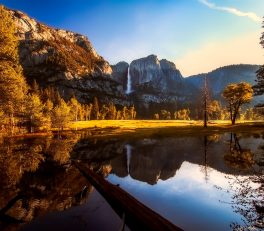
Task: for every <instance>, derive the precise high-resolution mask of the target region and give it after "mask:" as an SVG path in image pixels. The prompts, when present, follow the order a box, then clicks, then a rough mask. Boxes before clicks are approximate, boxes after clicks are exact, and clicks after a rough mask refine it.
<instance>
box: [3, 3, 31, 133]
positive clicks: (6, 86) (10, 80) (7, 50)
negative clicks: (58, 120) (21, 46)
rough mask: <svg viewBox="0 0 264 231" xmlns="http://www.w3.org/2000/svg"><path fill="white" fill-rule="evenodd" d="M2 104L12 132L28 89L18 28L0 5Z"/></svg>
mask: <svg viewBox="0 0 264 231" xmlns="http://www.w3.org/2000/svg"><path fill="white" fill-rule="evenodd" d="M0 18H1V20H0V95H1V97H0V106H1V107H2V109H3V111H4V112H5V114H7V116H8V117H9V122H10V127H11V132H12V133H13V128H14V125H15V121H14V115H15V113H17V112H18V111H19V109H21V104H22V102H23V99H24V97H25V94H26V91H27V85H26V82H25V79H24V77H23V74H22V67H21V65H20V63H19V56H18V39H17V38H16V36H15V32H16V28H15V25H14V22H13V20H12V17H11V15H10V13H9V12H8V11H7V10H6V9H5V8H4V7H3V6H1V5H0Z"/></svg>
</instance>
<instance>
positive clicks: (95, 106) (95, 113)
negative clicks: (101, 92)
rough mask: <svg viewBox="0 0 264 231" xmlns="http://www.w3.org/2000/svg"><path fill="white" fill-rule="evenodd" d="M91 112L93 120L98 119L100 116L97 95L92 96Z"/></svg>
mask: <svg viewBox="0 0 264 231" xmlns="http://www.w3.org/2000/svg"><path fill="white" fill-rule="evenodd" d="M92 114H93V118H94V119H95V120H98V119H99V116H100V108H99V102H98V99H97V97H94V100H93V108H92Z"/></svg>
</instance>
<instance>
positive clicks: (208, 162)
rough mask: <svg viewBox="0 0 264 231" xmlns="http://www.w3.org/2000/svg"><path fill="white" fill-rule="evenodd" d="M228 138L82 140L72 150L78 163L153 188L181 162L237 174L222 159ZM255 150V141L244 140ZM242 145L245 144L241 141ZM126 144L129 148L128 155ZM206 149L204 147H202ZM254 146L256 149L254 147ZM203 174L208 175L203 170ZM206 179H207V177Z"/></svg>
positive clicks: (251, 139)
mask: <svg viewBox="0 0 264 231" xmlns="http://www.w3.org/2000/svg"><path fill="white" fill-rule="evenodd" d="M227 139H229V135H228V134H226V135H222V136H219V135H211V136H207V137H206V141H207V142H206V144H205V142H204V137H191V136H190V137H168V138H160V139H151V138H146V139H142V140H131V141H129V142H128V141H126V140H122V138H121V139H111V140H97V141H96V140H95V141H93V140H82V141H81V142H80V143H78V144H77V145H76V147H75V150H74V153H75V154H74V156H75V157H76V158H77V159H81V160H86V161H88V162H90V163H94V164H95V163H97V164H103V165H105V164H108V165H111V166H112V170H111V173H112V174H115V175H117V176H119V177H126V176H128V175H130V176H131V177H132V178H134V179H137V180H140V181H143V182H147V183H149V184H155V183H157V181H158V180H159V179H161V180H167V179H169V178H170V177H173V176H174V175H175V174H176V172H177V170H178V169H179V168H180V166H181V164H182V163H183V162H184V161H187V162H190V163H195V164H198V165H201V169H202V170H204V167H203V166H206V167H208V168H213V169H216V170H217V171H220V172H223V173H226V174H235V175H236V174H238V173H237V171H236V169H234V168H233V167H232V166H230V165H229V164H228V163H227V162H226V161H225V159H224V155H225V154H226V153H230V148H229V142H228V143H226V140H227ZM243 139H245V140H250V143H251V144H252V145H253V146H254V145H255V144H254V142H255V138H253V137H244V138H243ZM242 142H244V140H242ZM127 143H129V144H130V145H131V147H132V148H131V150H130V151H131V153H130V154H129V155H128V149H127V145H126V144H127ZM205 146H206V147H205ZM255 146H256V145H255ZM250 149H252V146H250V147H248V151H249V150H250ZM250 171H251V170H250V169H244V170H243V172H241V173H240V174H245V175H247V174H249V173H250ZM205 174H209V173H208V172H207V171H206V168H205ZM206 177H208V176H206Z"/></svg>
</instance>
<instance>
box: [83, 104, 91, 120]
mask: <svg viewBox="0 0 264 231" xmlns="http://www.w3.org/2000/svg"><path fill="white" fill-rule="evenodd" d="M92 109H93V104H92V103H90V104H89V105H84V117H85V120H91V112H92Z"/></svg>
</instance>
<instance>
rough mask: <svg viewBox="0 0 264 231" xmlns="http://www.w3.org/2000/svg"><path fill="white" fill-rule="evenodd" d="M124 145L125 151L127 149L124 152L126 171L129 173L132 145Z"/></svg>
mask: <svg viewBox="0 0 264 231" xmlns="http://www.w3.org/2000/svg"><path fill="white" fill-rule="evenodd" d="M125 147H126V151H127V153H126V156H127V173H128V174H129V172H130V160H131V150H132V147H131V145H129V144H127V145H126V146H125Z"/></svg>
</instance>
